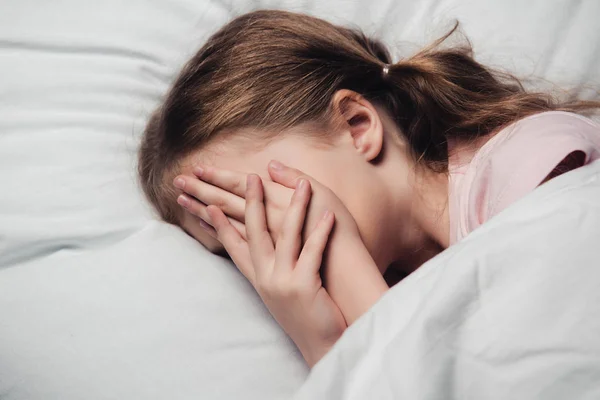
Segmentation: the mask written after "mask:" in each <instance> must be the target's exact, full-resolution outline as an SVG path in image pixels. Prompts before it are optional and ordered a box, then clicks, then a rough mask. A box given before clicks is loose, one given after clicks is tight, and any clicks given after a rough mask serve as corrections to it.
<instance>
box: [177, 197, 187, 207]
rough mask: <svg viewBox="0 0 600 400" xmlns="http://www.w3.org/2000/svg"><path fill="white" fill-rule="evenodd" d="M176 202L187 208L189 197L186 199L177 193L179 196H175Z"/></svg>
mask: <svg viewBox="0 0 600 400" xmlns="http://www.w3.org/2000/svg"><path fill="white" fill-rule="evenodd" d="M177 204H179V205H180V206H182V207H186V208H187V207H189V205H190V199H188V198H187V197H185V196H184V195H179V197H177Z"/></svg>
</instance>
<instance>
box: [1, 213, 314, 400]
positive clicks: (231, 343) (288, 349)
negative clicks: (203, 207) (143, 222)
mask: <svg viewBox="0 0 600 400" xmlns="http://www.w3.org/2000/svg"><path fill="white" fill-rule="evenodd" d="M0 315H2V318H1V319H0V398H2V399H3V400H16V399H23V400H34V399H40V400H51V399H56V400H71V399H72V400H78V399H89V400H95V399H132V400H133V399H211V400H213V399H214V400H216V399H238V398H243V399H248V400H263V399H273V400H279V399H285V398H289V397H290V396H291V395H292V394H293V393H294V391H295V390H296V389H297V388H298V387H299V386H300V384H301V383H302V382H303V380H304V378H305V376H306V374H307V367H306V364H305V363H304V361H303V360H302V357H301V356H300V355H299V354H298V353H297V350H296V348H295V346H294V345H293V343H292V342H291V341H290V340H289V339H288V337H287V336H286V335H285V333H284V332H283V331H282V330H281V329H280V328H279V326H278V325H277V323H276V322H275V321H274V320H273V319H272V318H271V316H270V315H269V313H268V311H267V310H266V309H265V308H264V307H263V305H262V303H261V301H260V299H259V298H258V296H257V295H256V293H255V291H254V289H253V288H252V286H251V285H250V284H249V283H248V282H247V281H246V280H245V279H244V278H243V276H242V275H241V274H239V273H238V272H237V270H236V268H235V267H234V266H233V265H231V264H230V263H228V262H226V261H225V260H224V259H222V258H220V257H217V256H214V255H212V254H210V253H208V252H207V251H206V250H205V249H204V248H203V247H202V246H200V245H199V244H198V243H196V242H195V240H193V239H192V238H190V237H189V236H187V235H186V234H184V233H183V232H182V231H181V230H179V229H177V228H175V227H173V226H171V225H167V224H163V223H158V222H155V223H150V224H148V225H147V226H146V228H145V229H143V230H142V231H140V232H138V233H136V234H135V235H132V236H130V237H129V238H127V239H126V240H124V241H122V242H120V243H119V244H116V245H113V246H110V247H109V248H107V249H97V250H87V251H84V252H81V253H78V254H76V253H75V252H70V253H65V252H59V253H55V254H53V255H52V256H49V257H45V258H44V259H41V260H38V261H35V262H31V263H28V264H24V265H20V266H18V267H13V268H6V269H4V270H0Z"/></svg>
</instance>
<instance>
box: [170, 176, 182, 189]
mask: <svg viewBox="0 0 600 400" xmlns="http://www.w3.org/2000/svg"><path fill="white" fill-rule="evenodd" d="M173 185H175V187H176V188H177V189H183V188H184V187H185V181H184V180H183V178H179V177H177V178H175V180H174V181H173Z"/></svg>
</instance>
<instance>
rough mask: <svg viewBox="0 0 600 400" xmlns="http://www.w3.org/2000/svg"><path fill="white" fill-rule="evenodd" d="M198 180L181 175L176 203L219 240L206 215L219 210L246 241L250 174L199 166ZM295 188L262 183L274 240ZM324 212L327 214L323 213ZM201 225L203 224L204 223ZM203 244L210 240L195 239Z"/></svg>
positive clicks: (196, 169) (195, 171) (268, 224)
mask: <svg viewBox="0 0 600 400" xmlns="http://www.w3.org/2000/svg"><path fill="white" fill-rule="evenodd" d="M193 173H194V175H195V176H186V175H179V176H177V177H176V178H175V180H174V181H173V184H174V185H175V187H177V188H178V189H180V190H181V191H182V192H183V194H181V195H180V196H179V197H178V199H177V202H178V203H179V205H181V206H182V207H183V208H185V209H186V210H187V211H188V212H189V213H190V214H192V215H194V216H196V217H198V218H200V221H201V222H200V223H201V226H202V227H203V228H204V229H205V230H206V231H207V232H208V234H209V235H211V236H212V237H213V238H216V232H215V231H214V229H213V228H212V226H211V220H210V217H209V215H208V212H207V206H208V205H211V204H212V205H215V206H217V207H219V208H220V209H221V210H222V211H223V212H224V213H225V215H227V217H228V218H229V221H230V222H231V224H232V225H233V226H234V227H235V228H236V229H237V230H238V232H239V233H240V235H241V236H242V237H243V238H246V227H245V225H244V221H245V215H244V214H245V207H246V200H245V195H246V180H247V177H248V174H245V173H241V172H236V171H230V170H225V169H221V168H217V167H214V166H202V167H200V166H196V167H195V168H194V169H193ZM294 188H295V185H294V187H292V188H287V187H285V186H282V185H280V184H278V183H276V182H271V181H267V180H264V181H263V190H264V202H265V209H266V218H267V226H268V227H269V231H270V232H271V234H272V236H273V238H274V239H276V236H277V234H279V231H280V228H281V225H282V222H283V217H284V215H285V211H286V210H287V208H288V206H289V205H290V200H291V198H292V195H293V193H294ZM323 211H324V210H323ZM202 221H203V222H204V223H202ZM196 239H198V240H199V241H200V242H201V243H202V244H204V245H207V244H208V243H207V242H208V240H202V239H203V238H199V237H196Z"/></svg>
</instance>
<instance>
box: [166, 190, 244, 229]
mask: <svg viewBox="0 0 600 400" xmlns="http://www.w3.org/2000/svg"><path fill="white" fill-rule="evenodd" d="M177 203H178V204H179V205H180V206H181V207H183V208H184V209H185V210H186V211H187V212H189V213H190V214H192V215H194V216H196V217H198V218H200V220H199V222H198V223H199V225H200V226H201V227H202V228H203V229H204V230H206V231H207V232H208V233H209V234H210V235H211V236H212V237H215V238H216V237H217V233H216V232H215V230H214V229H213V227H212V226H211V225H210V222H211V219H210V216H209V215H208V211H207V210H206V207H207V206H206V204H203V203H200V202H199V201H198V200H196V199H194V198H191V197H189V196H187V195H185V194H180V195H179V197H177ZM227 219H228V220H229V223H230V224H231V225H233V227H234V228H235V229H236V230H237V231H238V232H239V234H240V235H241V236H242V237H243V238H244V239H246V225H244V224H243V223H242V222H240V221H237V220H235V219H233V218H230V217H228V218H227Z"/></svg>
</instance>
